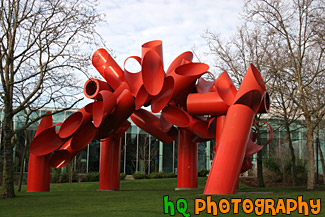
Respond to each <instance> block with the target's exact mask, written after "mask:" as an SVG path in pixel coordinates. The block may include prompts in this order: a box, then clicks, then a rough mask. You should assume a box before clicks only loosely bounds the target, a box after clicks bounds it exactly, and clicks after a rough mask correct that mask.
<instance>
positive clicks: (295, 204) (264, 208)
mask: <svg viewBox="0 0 325 217" xmlns="http://www.w3.org/2000/svg"><path fill="white" fill-rule="evenodd" d="M190 204H193V205H194V214H195V215H200V214H201V213H207V214H211V215H212V216H217V215H219V214H230V215H231V214H239V213H243V214H255V215H257V216H261V215H263V214H271V215H272V216H276V215H278V214H281V216H282V215H283V214H286V215H290V214H292V213H293V212H297V213H298V214H300V215H301V216H309V215H318V214H319V213H320V212H321V199H310V200H304V199H303V196H302V195H300V196H298V197H297V198H295V199H294V198H286V199H283V198H279V199H272V198H257V199H255V200H253V199H249V198H245V199H241V198H232V199H223V198H221V199H218V200H216V201H214V200H212V198H211V196H207V197H206V198H205V199H202V198H195V200H194V203H193V202H192V203H189V202H188V201H187V200H186V199H184V198H179V199H177V200H176V201H175V202H174V201H171V200H170V199H169V196H168V195H167V196H164V197H163V210H164V214H169V215H170V216H175V214H178V215H183V216H184V217H190V216H192V214H193V213H190V212H189V211H188V209H189V206H190ZM195 215H194V216H195Z"/></svg>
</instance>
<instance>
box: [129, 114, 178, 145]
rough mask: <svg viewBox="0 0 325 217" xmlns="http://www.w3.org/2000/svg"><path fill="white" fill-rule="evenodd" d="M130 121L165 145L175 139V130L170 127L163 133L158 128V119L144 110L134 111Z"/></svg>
mask: <svg viewBox="0 0 325 217" xmlns="http://www.w3.org/2000/svg"><path fill="white" fill-rule="evenodd" d="M131 119H132V121H133V122H134V123H135V124H136V125H137V126H138V127H140V128H141V129H142V130H144V131H146V132H147V133H149V134H151V135H152V136H154V137H155V138H157V139H159V140H160V141H162V142H164V143H166V144H169V143H172V142H173V141H174V140H175V139H176V136H177V130H176V128H175V127H171V128H170V129H169V131H168V132H167V133H166V132H163V131H162V129H161V126H160V119H159V118H158V117H157V116H156V115H154V114H152V113H151V112H149V111H147V110H145V109H139V110H137V111H134V113H133V114H132V115H131Z"/></svg>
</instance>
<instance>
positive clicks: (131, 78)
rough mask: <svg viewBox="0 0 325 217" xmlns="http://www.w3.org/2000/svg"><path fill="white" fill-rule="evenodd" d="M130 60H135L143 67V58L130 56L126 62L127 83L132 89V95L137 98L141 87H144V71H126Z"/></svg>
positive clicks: (125, 74)
mask: <svg viewBox="0 0 325 217" xmlns="http://www.w3.org/2000/svg"><path fill="white" fill-rule="evenodd" d="M129 59H134V60H136V61H137V62H138V63H139V64H140V66H141V58H140V57H138V56H130V57H128V58H127V59H126V60H125V61H124V76H125V80H126V83H127V84H128V85H129V87H130V91H131V93H132V95H133V96H134V97H135V96H137V94H138V92H139V90H140V88H141V86H142V85H143V80H142V71H139V72H130V71H128V70H126V69H125V64H126V62H127V61H128V60H129Z"/></svg>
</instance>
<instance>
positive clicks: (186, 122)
mask: <svg viewBox="0 0 325 217" xmlns="http://www.w3.org/2000/svg"><path fill="white" fill-rule="evenodd" d="M161 115H162V116H163V117H164V118H165V119H166V120H167V121H168V122H169V123H171V124H174V125H176V126H178V127H182V128H185V129H187V130H189V131H191V132H192V133H194V134H195V135H197V136H199V137H201V138H203V139H212V138H214V133H212V134H211V132H210V131H209V122H207V121H203V120H200V119H197V118H193V117H192V116H191V115H189V114H188V113H187V112H186V111H184V110H182V109H179V108H176V107H174V106H168V107H166V108H164V110H163V111H162V113H161Z"/></svg>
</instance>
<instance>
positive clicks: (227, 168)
mask: <svg viewBox="0 0 325 217" xmlns="http://www.w3.org/2000/svg"><path fill="white" fill-rule="evenodd" d="M253 118H254V111H253V110H252V109H251V108H249V107H248V106H245V105H241V104H236V105H232V106H231V107H230V108H229V110H228V113H227V117H226V120H225V123H224V127H223V130H222V133H221V136H220V139H219V146H218V151H217V152H216V154H215V155H214V158H213V162H212V167H211V170H210V173H209V176H208V180H207V183H206V186H205V189H204V193H203V194H234V193H235V190H236V184H237V180H238V177H239V173H240V169H241V167H242V164H243V161H244V157H245V151H246V147H247V142H248V140H249V135H250V129H251V126H252V124H253Z"/></svg>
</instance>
